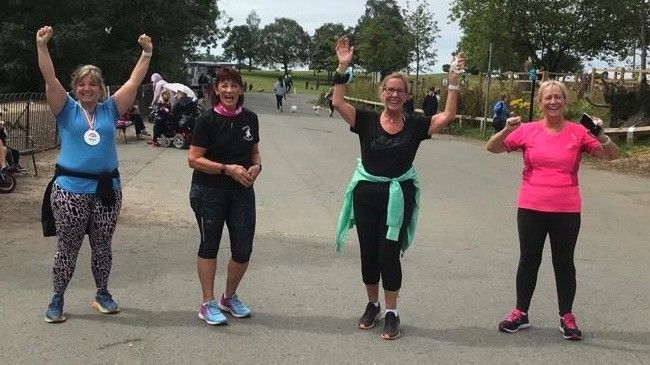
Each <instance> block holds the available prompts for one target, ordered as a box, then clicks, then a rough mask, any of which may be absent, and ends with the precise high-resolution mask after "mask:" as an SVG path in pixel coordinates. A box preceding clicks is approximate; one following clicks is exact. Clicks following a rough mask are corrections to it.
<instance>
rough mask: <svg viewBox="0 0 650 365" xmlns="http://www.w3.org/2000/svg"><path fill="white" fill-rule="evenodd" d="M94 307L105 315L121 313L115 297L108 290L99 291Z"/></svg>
mask: <svg viewBox="0 0 650 365" xmlns="http://www.w3.org/2000/svg"><path fill="white" fill-rule="evenodd" d="M92 307H93V308H95V309H96V310H97V311H98V312H99V313H103V314H113V313H117V312H119V311H120V308H119V307H118V306H117V303H115V301H114V300H113V296H112V295H111V294H110V293H109V292H108V290H98V291H97V295H96V296H95V301H94V302H93V304H92Z"/></svg>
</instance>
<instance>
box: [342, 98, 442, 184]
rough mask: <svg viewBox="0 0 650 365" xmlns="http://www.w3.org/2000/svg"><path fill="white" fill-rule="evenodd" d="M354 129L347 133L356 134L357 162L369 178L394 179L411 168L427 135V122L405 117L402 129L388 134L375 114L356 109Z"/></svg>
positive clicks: (428, 123)
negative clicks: (358, 143) (358, 152)
mask: <svg viewBox="0 0 650 365" xmlns="http://www.w3.org/2000/svg"><path fill="white" fill-rule="evenodd" d="M356 114H357V116H356V120H355V125H354V127H352V128H350V131H352V132H354V133H356V134H358V135H359V142H360V144H361V162H362V163H363V167H364V168H365V169H366V171H367V172H368V173H370V174H372V175H377V176H384V177H390V178H392V177H398V176H400V175H403V174H404V173H405V172H406V171H408V169H410V168H411V166H413V160H414V159H415V153H416V152H417V150H418V147H419V146H420V142H422V141H423V140H425V139H429V138H431V136H429V126H430V123H431V122H430V119H428V118H422V117H415V116H409V117H406V119H405V121H404V128H402V130H401V131H399V132H398V133H396V134H389V133H388V132H386V131H385V130H384V129H383V128H382V127H381V124H380V123H379V114H377V113H375V112H371V111H365V110H357V113H356Z"/></svg>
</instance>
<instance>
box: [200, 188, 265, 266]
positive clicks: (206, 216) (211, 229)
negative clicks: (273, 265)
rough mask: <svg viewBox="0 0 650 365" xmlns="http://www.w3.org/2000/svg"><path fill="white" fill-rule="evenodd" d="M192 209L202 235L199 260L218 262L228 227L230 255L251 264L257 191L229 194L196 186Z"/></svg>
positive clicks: (248, 190)
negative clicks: (220, 248) (220, 247)
mask: <svg viewBox="0 0 650 365" xmlns="http://www.w3.org/2000/svg"><path fill="white" fill-rule="evenodd" d="M190 205H191V207H192V210H194V215H195V216H196V222H197V223H198V225H199V230H200V232H201V242H200V245H199V252H198V256H199V257H200V258H202V259H215V258H216V257H217V253H218V251H219V245H220V243H221V235H222V232H223V226H224V224H225V225H226V226H227V227H228V234H229V236H230V254H231V259H232V261H234V262H237V263H240V264H245V263H247V262H248V261H249V260H250V257H251V253H252V251H253V237H254V236H255V219H256V216H255V190H254V189H253V187H249V188H246V189H237V190H229V189H223V188H217V187H209V186H203V185H199V184H192V187H191V188H190Z"/></svg>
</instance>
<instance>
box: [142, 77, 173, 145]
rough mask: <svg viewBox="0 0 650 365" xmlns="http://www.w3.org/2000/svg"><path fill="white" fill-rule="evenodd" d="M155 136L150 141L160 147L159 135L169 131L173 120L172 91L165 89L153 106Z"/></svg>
mask: <svg viewBox="0 0 650 365" xmlns="http://www.w3.org/2000/svg"><path fill="white" fill-rule="evenodd" d="M152 114H153V137H152V138H151V141H149V142H148V143H149V144H150V145H152V146H154V147H160V144H159V143H158V137H160V136H161V135H164V134H166V133H167V131H168V129H169V127H170V125H171V122H172V104H171V91H169V90H167V89H163V90H162V92H161V93H160V96H159V97H158V102H157V103H156V104H155V105H154V107H153V113H152Z"/></svg>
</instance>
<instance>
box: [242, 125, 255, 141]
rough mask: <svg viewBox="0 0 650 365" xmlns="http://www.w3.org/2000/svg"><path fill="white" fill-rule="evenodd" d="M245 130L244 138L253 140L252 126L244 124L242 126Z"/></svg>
mask: <svg viewBox="0 0 650 365" xmlns="http://www.w3.org/2000/svg"><path fill="white" fill-rule="evenodd" d="M242 130H243V131H244V139H245V140H247V141H252V140H253V135H252V134H251V127H249V126H244V127H243V128H242Z"/></svg>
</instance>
